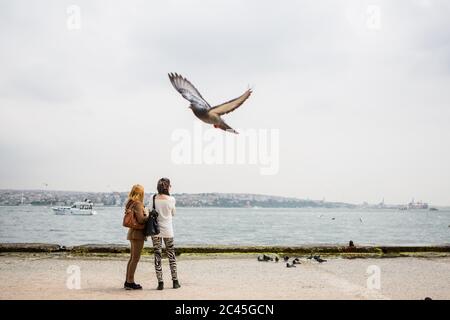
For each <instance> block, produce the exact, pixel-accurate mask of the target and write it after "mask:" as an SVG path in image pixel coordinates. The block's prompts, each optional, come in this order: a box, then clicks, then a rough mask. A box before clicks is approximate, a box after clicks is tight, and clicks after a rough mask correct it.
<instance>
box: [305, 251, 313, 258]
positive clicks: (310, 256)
mask: <svg viewBox="0 0 450 320" xmlns="http://www.w3.org/2000/svg"><path fill="white" fill-rule="evenodd" d="M312 258H313V253H312V252H311V254H310V255H309V257H308V258H306V259H308V260H311V259H312Z"/></svg>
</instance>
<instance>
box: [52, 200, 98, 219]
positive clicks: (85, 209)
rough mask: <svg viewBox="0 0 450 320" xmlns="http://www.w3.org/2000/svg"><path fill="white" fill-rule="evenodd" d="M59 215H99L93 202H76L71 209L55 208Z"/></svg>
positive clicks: (54, 210)
mask: <svg viewBox="0 0 450 320" xmlns="http://www.w3.org/2000/svg"><path fill="white" fill-rule="evenodd" d="M52 210H53V212H55V214H57V215H74V216H92V215H94V214H97V212H96V211H95V210H94V205H93V203H92V202H91V201H88V200H85V201H83V202H75V203H74V204H73V205H72V206H71V207H53V208H52Z"/></svg>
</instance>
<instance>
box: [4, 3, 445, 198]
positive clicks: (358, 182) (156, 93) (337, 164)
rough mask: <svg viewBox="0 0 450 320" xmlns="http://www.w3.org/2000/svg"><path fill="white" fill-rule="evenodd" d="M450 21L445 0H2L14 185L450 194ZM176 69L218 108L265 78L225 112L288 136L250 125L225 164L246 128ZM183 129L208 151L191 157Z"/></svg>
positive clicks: (9, 165)
mask: <svg viewBox="0 0 450 320" xmlns="http://www.w3.org/2000/svg"><path fill="white" fill-rule="evenodd" d="M255 8H257V10H255ZM449 16H450V2H448V1H443V0H412V1H389V0H375V1H365V0H363V1H356V0H354V1H334V0H324V1H301V0H300V1H297V0H295V1H294V0H287V1H286V2H284V3H283V5H279V4H278V5H277V4H275V3H274V2H273V1H265V0H263V1H259V0H258V1H257V0H249V1H244V2H242V1H238V0H229V1H224V0H212V1H207V2H205V1H199V0H186V1H178V0H170V1H165V2H156V1H141V0H131V1H127V2H108V3H105V2H103V1H97V0H94V1H87V0H80V1H76V2H70V3H69V2H64V1H63V2H54V1H49V0H43V1H38V2H26V1H20V0H19V1H13V0H5V1H1V2H0V70H1V72H0V188H1V189H53V190H75V191H77V190H78V191H108V192H110V191H113V190H118V191H127V190H129V189H130V188H131V186H132V185H133V184H135V183H140V184H142V185H144V186H145V188H146V191H147V192H152V191H154V189H155V185H156V181H157V180H158V179H159V178H161V177H163V176H167V177H169V178H171V180H172V184H173V192H175V193H183V192H186V193H199V192H205V193H206V192H222V193H253V194H268V195H275V196H286V197H295V198H301V199H323V198H325V199H327V201H336V202H347V203H362V202H364V201H367V202H369V203H378V202H380V201H381V199H383V198H384V199H385V202H386V203H407V202H409V201H410V200H411V199H412V198H415V199H416V200H422V201H425V202H428V203H430V204H433V205H439V206H445V205H450V196H449V191H450V165H449V164H450V148H448V146H449V145H450V126H449V125H448V123H449V119H450V108H449V106H450V68H449V66H450V47H449V45H448V43H449V39H450V19H448V17H449ZM230 17H233V20H232V23H230ZM169 72H177V73H180V74H182V75H183V76H185V77H187V78H188V79H189V80H191V81H192V82H193V83H194V84H195V86H196V87H197V88H198V89H199V91H200V92H202V94H204V95H205V97H204V98H205V99H206V100H207V101H210V102H211V103H220V102H223V101H226V100H227V99H230V97H237V96H239V95H240V94H242V92H244V90H246V89H247V88H248V87H251V88H252V89H253V94H252V96H251V97H250V98H249V99H248V100H247V101H246V102H245V104H244V105H243V106H242V107H240V109H239V112H236V113H235V112H232V113H229V114H227V115H225V116H224V119H226V121H227V122H229V123H230V124H232V125H233V128H236V130H237V131H240V132H244V133H245V132H247V131H250V130H253V131H254V132H263V131H264V130H266V131H264V132H269V133H271V134H272V136H271V137H273V136H274V134H275V133H276V135H278V136H277V137H278V142H279V143H278V144H277V143H275V144H273V145H272V144H270V143H269V142H267V141H271V140H270V139H267V141H266V140H264V139H265V137H264V135H261V136H260V137H258V139H257V140H256V141H257V144H256V143H248V142H247V143H245V142H246V140H245V139H246V137H245V135H243V134H241V135H234V136H232V139H233V142H235V143H237V144H238V143H243V145H245V148H244V149H243V150H241V151H236V154H235V157H234V158H232V160H233V161H234V162H232V163H227V162H226V161H225V160H224V162H225V163H224V164H220V163H219V164H218V163H214V164H209V163H208V159H209V158H207V157H205V154H208V153H209V156H211V154H213V153H214V152H218V153H220V152H221V150H222V149H221V148H217V146H218V145H220V141H219V139H223V138H224V137H227V138H230V137H231V136H227V135H228V133H224V132H223V131H219V130H216V129H211V128H212V127H211V126H208V125H206V124H203V123H199V120H198V119H195V117H193V115H192V112H191V110H190V109H189V108H188V103H187V101H185V100H183V98H181V97H180V95H179V94H178V93H177V92H176V91H175V90H174V89H173V87H172V85H171V84H170V82H169V79H168V76H167V74H168V73H169ZM197 124H199V125H200V127H201V128H202V130H203V131H202V132H203V133H204V134H203V135H201V136H199V137H198V138H195V130H196V129H195V128H196V126H197ZM208 130H209V131H208ZM177 132H178V133H179V132H186V133H187V135H186V136H187V140H186V141H188V140H189V139H191V138H192V139H197V140H196V141H197V142H198V139H200V140H201V142H202V143H203V146H202V149H201V154H202V156H203V157H204V159H202V161H201V162H199V163H195V161H193V163H186V162H183V161H181V162H177V161H174V160H173V153H174V150H176V148H177V144H178V143H179V141H178V140H176V139H174V134H175V133H177ZM269 138H270V137H269ZM214 139H217V140H215V142H211V140H214ZM230 139H231V138H230ZM273 141H275V142H276V141H277V139H273ZM194 142H195V141H194ZM271 146H273V148H272V149H271V148H270V147H271ZM212 147H214V148H212ZM252 148H255V150H257V151H258V152H259V153H264V151H267V150H269V151H270V152H267V154H268V155H271V153H272V152H273V153H274V154H273V157H269V158H268V159H269V160H271V161H275V162H274V164H275V165H274V166H271V165H267V164H265V162H264V161H262V160H264V157H260V158H258V161H255V162H254V163H252V162H251V151H252V150H253V149H252ZM212 149H214V150H212ZM223 149H226V148H225V147H223ZM183 151H186V150H183ZM188 151H189V152H192V154H193V155H194V154H195V152H196V150H194V147H192V150H188ZM233 152H234V151H233ZM248 154H250V155H248ZM216 155H217V154H216ZM263 155H264V154H263ZM241 156H242V158H243V159H245V161H244V163H239V159H241ZM210 158H211V157H210ZM216 158H217V159H218V161H220V159H221V157H216ZM223 159H225V156H223ZM266 160H267V159H266ZM268 167H273V168H275V169H276V170H273V171H271V174H269V175H264V174H262V173H261V172H262V169H264V168H268Z"/></svg>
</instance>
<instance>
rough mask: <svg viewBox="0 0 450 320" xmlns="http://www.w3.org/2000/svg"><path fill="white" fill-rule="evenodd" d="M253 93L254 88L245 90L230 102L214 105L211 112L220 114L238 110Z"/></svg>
mask: <svg viewBox="0 0 450 320" xmlns="http://www.w3.org/2000/svg"><path fill="white" fill-rule="evenodd" d="M251 94H252V90H251V89H248V90H247V91H245V92H244V94H243V95H242V96H240V97H238V98H236V99H233V100H230V101H228V102H225V103H222V104H219V105H218V106H215V107H212V108H211V109H210V110H209V112H214V113H216V114H218V115H219V116H221V115H224V114H227V113H230V112H231V111H234V110H236V109H237V108H239V107H240V106H241V105H242V104H243V103H244V101H245V100H247V99H248V97H250V95H251Z"/></svg>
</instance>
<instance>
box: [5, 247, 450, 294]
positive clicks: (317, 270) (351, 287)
mask: <svg viewBox="0 0 450 320" xmlns="http://www.w3.org/2000/svg"><path fill="white" fill-rule="evenodd" d="M302 261H303V263H302V264H301V265H299V266H297V268H286V266H285V264H284V263H281V262H279V263H274V262H258V261H256V256H255V255H251V256H237V257H236V256H234V257H224V256H220V257H207V258H205V257H203V258H199V257H195V256H191V257H183V256H181V257H180V258H179V260H178V270H179V271H178V274H179V279H180V283H181V286H182V287H181V288H180V289H177V290H174V289H172V288H171V279H170V272H169V267H168V261H167V260H166V259H164V261H163V265H164V269H163V270H164V278H165V284H166V289H165V290H163V291H157V290H155V288H156V284H157V283H156V277H155V273H154V268H153V264H152V261H151V259H150V257H146V258H144V260H143V261H141V262H140V264H139V266H138V270H137V272H136V281H137V282H138V283H140V284H141V285H142V286H143V287H144V289H143V290H140V291H125V290H124V289H123V288H122V285H123V281H124V274H125V267H126V257H120V258H80V257H66V256H58V255H48V254H36V255H30V254H28V255H19V254H15V255H13V254H7V255H2V256H0V299H424V298H425V297H427V296H428V297H432V298H433V299H450V281H449V279H450V257H447V258H409V257H408V258H391V259H352V260H349V259H338V258H335V259H329V260H328V262H326V263H323V264H318V263H311V262H308V261H306V260H305V259H302ZM71 266H75V267H71ZM370 266H376V267H370ZM78 267H79V270H80V289H68V287H67V281H68V278H69V277H70V276H71V275H70V274H69V273H68V271H69V272H70V271H71V270H72V271H73V270H75V272H76V270H77V269H78ZM368 267H370V268H369V270H371V268H372V269H374V270H376V269H377V268H379V270H380V289H379V290H378V289H368V287H367V279H368V277H370V275H369V274H368V273H367V270H368ZM70 279H73V278H70ZM69 282H70V281H69ZM70 283H72V285H73V284H74V283H75V284H76V282H73V281H72V282H70ZM372 283H373V282H372ZM375 284H376V283H375Z"/></svg>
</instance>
